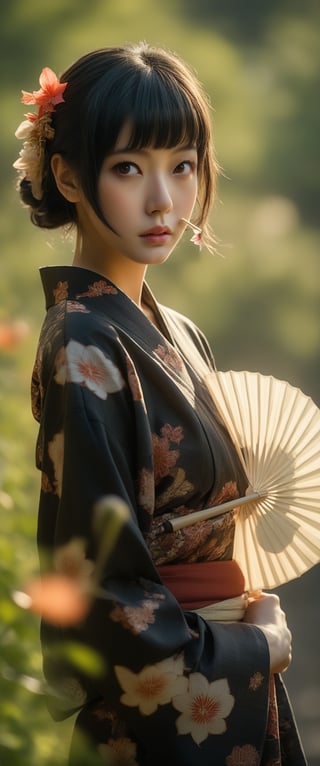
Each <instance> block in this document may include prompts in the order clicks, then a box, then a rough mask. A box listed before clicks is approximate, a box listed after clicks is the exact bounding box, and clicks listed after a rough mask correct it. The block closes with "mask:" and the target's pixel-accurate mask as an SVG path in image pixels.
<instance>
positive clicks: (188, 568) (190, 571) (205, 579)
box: [157, 559, 245, 609]
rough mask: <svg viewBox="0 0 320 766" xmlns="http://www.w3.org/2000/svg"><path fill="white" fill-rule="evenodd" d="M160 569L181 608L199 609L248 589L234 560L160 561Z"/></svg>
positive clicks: (162, 577)
mask: <svg viewBox="0 0 320 766" xmlns="http://www.w3.org/2000/svg"><path fill="white" fill-rule="evenodd" d="M157 569H158V572H159V575H160V577H161V579H162V582H163V583H164V585H165V586H166V588H168V590H170V591H171V593H173V595H174V596H175V598H176V599H177V601H178V602H179V604H180V605H181V607H182V609H200V608H201V607H203V606H208V604H215V603H217V602H218V601H224V600H225V599H227V598H235V597H236V596H241V595H242V593H243V592H244V590H245V580H244V576H243V574H242V571H241V569H240V567H239V565H238V564H237V562H236V561H234V560H233V559H231V560H229V561H204V562H202V561H201V562H196V563H193V564H161V565H160V566H158V567H157Z"/></svg>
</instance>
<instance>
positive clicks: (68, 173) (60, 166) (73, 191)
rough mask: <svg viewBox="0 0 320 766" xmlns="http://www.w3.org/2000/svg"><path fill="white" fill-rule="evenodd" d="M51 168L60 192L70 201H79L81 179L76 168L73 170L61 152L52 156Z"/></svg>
mask: <svg viewBox="0 0 320 766" xmlns="http://www.w3.org/2000/svg"><path fill="white" fill-rule="evenodd" d="M51 170H52V173H53V175H54V178H55V182H56V185H57V188H58V189H59V192H60V194H62V196H63V197H65V199H66V200H68V202H79V199H80V184H79V181H78V179H77V176H76V174H75V172H74V170H72V168H71V167H70V165H68V163H67V162H66V161H65V159H64V158H63V157H62V156H61V154H54V155H53V156H52V157H51Z"/></svg>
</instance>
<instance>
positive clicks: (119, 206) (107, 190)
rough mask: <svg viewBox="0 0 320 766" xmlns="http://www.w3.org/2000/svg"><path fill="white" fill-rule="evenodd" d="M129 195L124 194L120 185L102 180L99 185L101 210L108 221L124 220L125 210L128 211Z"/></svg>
mask: <svg viewBox="0 0 320 766" xmlns="http://www.w3.org/2000/svg"><path fill="white" fill-rule="evenodd" d="M127 198H128V195H126V194H124V191H123V188H122V187H121V186H120V184H117V183H110V182H108V181H105V180H103V179H102V180H101V181H100V183H99V185H98V199H99V203H100V207H101V210H102V211H103V214H104V215H105V216H106V218H107V219H110V218H112V219H115V218H117V216H119V217H120V218H121V217H122V218H123V211H124V209H126V210H127V209H128V199H127Z"/></svg>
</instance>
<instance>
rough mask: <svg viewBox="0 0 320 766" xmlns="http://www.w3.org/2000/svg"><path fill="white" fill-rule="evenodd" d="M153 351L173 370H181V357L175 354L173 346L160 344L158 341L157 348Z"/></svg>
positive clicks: (182, 366)
mask: <svg viewBox="0 0 320 766" xmlns="http://www.w3.org/2000/svg"><path fill="white" fill-rule="evenodd" d="M154 353H155V354H157V356H158V357H159V358H160V359H162V361H163V362H165V364H167V365H168V367H171V368H172V369H173V370H178V371H179V372H181V370H183V368H184V364H183V362H182V359H180V356H179V354H177V352H176V351H175V349H174V348H170V347H169V346H162V345H161V343H159V345H158V346H157V348H155V349H154Z"/></svg>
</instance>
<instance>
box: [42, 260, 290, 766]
mask: <svg viewBox="0 0 320 766" xmlns="http://www.w3.org/2000/svg"><path fill="white" fill-rule="evenodd" d="M42 280H43V284H44V290H45V295H46V305H47V316H46V319H45V322H44V325H43V328H42V332H41V337H40V342H39V348H38V353H37V358H36V363H35V368H34V375H33V412H34V416H35V417H36V419H37V420H38V421H39V423H40V429H39V438H38V444H37V465H38V467H39V469H40V470H41V471H42V488H41V497H40V508H39V523H38V543H39V549H40V553H41V557H43V554H44V553H45V556H44V559H45V560H46V562H47V561H48V553H49V560H50V561H54V560H55V555H56V553H57V552H58V554H59V552H61V551H63V550H66V548H65V546H68V544H69V543H70V541H73V540H82V541H85V548H84V551H85V558H86V561H85V563H86V564H90V562H94V561H95V558H96V556H97V540H96V538H95V536H94V534H93V524H92V515H93V508H94V507H95V504H96V502H97V501H99V499H101V498H102V497H104V496H106V495H110V494H112V495H116V496H118V497H120V498H122V499H123V500H124V501H125V502H126V504H127V505H128V508H129V511H130V519H129V521H128V522H127V523H126V524H124V526H123V528H122V531H121V532H120V535H119V537H118V538H117V540H116V542H115V545H114V546H113V550H112V552H111V553H110V554H109V555H108V557H107V560H106V562H105V566H104V571H103V573H102V577H101V587H102V589H103V594H102V595H101V593H102V591H101V593H100V596H99V595H98V597H97V598H96V600H95V601H94V603H93V605H92V608H91V609H90V611H89V614H88V615H87V616H86V617H85V618H84V619H83V620H82V621H81V622H80V623H79V624H78V625H76V627H73V628H71V627H70V628H60V627H54V626H53V625H50V624H49V623H45V622H43V624H42V645H43V654H44V671H45V675H46V677H47V679H48V681H49V683H50V684H52V686H53V687H54V688H55V693H54V695H53V696H52V697H51V698H50V700H49V705H50V708H51V711H52V714H53V716H54V717H55V718H63V717H65V716H66V715H69V714H71V713H72V712H74V711H75V710H79V711H80V712H79V716H78V719H77V724H76V729H78V728H80V729H81V730H82V731H85V732H86V734H87V735H88V737H89V740H90V741H91V742H92V747H93V750H94V751H95V752H96V753H97V760H94V761H91V760H87V761H86V760H81V757H80V756H79V751H78V755H76V754H75V751H74V754H71V763H75V764H80V763H81V764H82V763H88V764H89V763H90V764H91V763H101V764H103V763H105V764H121V765H122V764H123V766H125V765H127V766H160V764H161V766H163V764H164V763H167V764H168V766H170V764H171V763H172V764H175V766H207V765H208V766H209V764H210V766H211V764H212V766H213V764H216V765H219V766H220V765H222V764H226V766H258V764H263V765H264V766H276V765H280V764H290V765H291V766H303V764H305V759H304V756H303V753H302V750H301V747H300V744H299V739H298V736H297V733H296V730H295V725H294V721H293V719H292V715H291V712H290V708H289V705H288V702H287V700H286V697H285V692H284V689H283V687H282V684H281V681H280V679H279V678H277V679H276V684H277V697H278V709H277V706H276V704H275V702H274V700H273V702H272V704H269V689H270V686H269V681H270V678H269V654H268V646H267V642H266V640H265V637H264V635H263V633H262V631H261V630H260V629H259V628H257V627H255V626H252V625H249V624H245V623H242V622H234V623H229V624H224V623H218V622H217V623H212V622H211V623H207V622H206V621H205V620H204V619H203V618H202V617H201V616H199V615H198V614H196V613H195V612H193V611H191V610H190V611H187V610H184V609H183V608H182V607H181V605H180V604H179V603H178V602H177V600H176V599H175V597H174V596H173V594H172V593H171V592H170V590H169V589H168V588H167V587H166V586H165V585H164V583H163V582H162V580H161V576H160V574H159V571H158V568H157V567H159V566H160V565H162V564H169V563H170V564H172V565H174V564H178V563H187V562H190V563H194V564H196V563H197V562H204V561H215V560H228V559H231V558H232V546H233V532H234V516H233V512H230V513H229V514H226V515H225V516H223V517H219V518H218V519H216V520H215V521H212V520H211V521H205V522H202V523H201V524H198V525H196V526H194V527H189V528H186V529H184V530H180V531H179V532H176V533H167V534H162V535H159V534H157V532H158V531H159V526H160V524H161V523H162V521H163V519H166V518H170V517H171V516H174V515H175V514H178V513H179V514H180V513H182V514H185V513H189V512H190V511H191V510H198V509H200V508H203V507H207V506H208V505H213V504H217V503H219V502H224V501H227V500H229V499H231V498H234V497H237V496H238V495H241V494H243V493H244V491H245V488H246V480H245V477H244V476H243V472H242V468H241V466H240V464H239V461H238V458H237V455H236V453H235V450H234V448H233V445H232V444H231V443H230V440H229V438H228V435H227V434H226V432H225V429H224V427H223V425H222V423H221V422H220V420H219V417H218V416H217V413H216V412H215V409H214V406H213V402H212V399H211V397H210V395H209V393H208V391H207V388H206V385H205V376H206V374H208V372H210V371H211V370H212V369H213V367H214V362H213V358H212V355H211V352H210V349H209V347H208V344H207V342H206V340H205V338H204V337H203V335H202V334H201V332H200V331H199V330H198V329H197V328H196V327H195V326H194V324H193V323H192V322H191V321H189V320H188V319H186V318H185V317H183V316H181V315H179V314H178V313H177V312H175V311H173V310H171V309H168V308H164V307H162V306H159V305H157V304H156V302H155V301H154V298H153V297H152V295H151V293H150V291H149V290H148V288H147V286H146V285H144V294H143V299H144V302H145V303H148V304H149V305H150V307H151V308H152V310H153V311H154V313H155V315H156V317H157V323H158V327H156V326H154V325H153V324H152V323H151V322H150V321H149V319H148V318H147V317H146V316H145V314H144V313H143V312H142V311H141V310H140V309H139V308H138V307H137V306H136V304H135V303H133V302H132V301H131V300H130V298H128V296H126V295H125V294H124V293H122V292H121V291H120V290H119V289H118V288H117V287H116V286H115V285H113V284H112V283H110V282H109V281H108V280H106V279H105V278H103V277H102V276H101V275H99V274H96V273H93V272H91V271H88V270H86V269H81V268H78V267H72V266H70V267H49V268H45V269H42ZM159 327H160V328H161V330H159V329H158V328H159ZM92 566H93V565H92ZM70 639H72V640H73V641H76V642H77V641H78V642H80V643H81V644H85V645H87V646H88V647H90V649H91V650H92V651H95V652H97V653H98V654H99V656H100V657H101V658H102V659H103V670H101V672H100V673H98V674H95V675H94V674H90V673H87V672H85V671H84V670H81V668H79V667H77V666H76V665H74V664H73V663H72V661H68V659H67V658H66V657H65V656H64V654H63V651H62V652H60V653H59V652H58V653H57V651H56V647H57V644H58V645H60V646H62V647H63V642H66V641H67V642H68V641H70ZM52 647H53V648H52ZM272 699H273V698H272ZM279 727H280V733H279ZM82 757H83V756H82ZM88 757H89V756H88Z"/></svg>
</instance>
